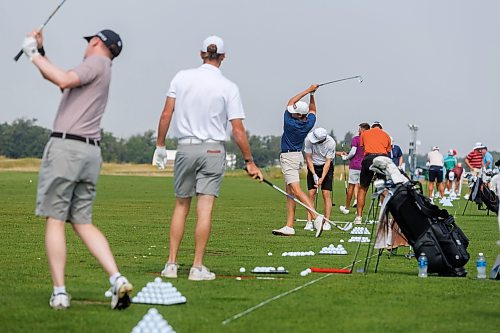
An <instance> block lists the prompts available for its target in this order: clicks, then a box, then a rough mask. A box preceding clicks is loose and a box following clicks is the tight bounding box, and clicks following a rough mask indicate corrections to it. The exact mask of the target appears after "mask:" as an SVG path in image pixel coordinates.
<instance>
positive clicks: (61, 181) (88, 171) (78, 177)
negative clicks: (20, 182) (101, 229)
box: [36, 138, 102, 224]
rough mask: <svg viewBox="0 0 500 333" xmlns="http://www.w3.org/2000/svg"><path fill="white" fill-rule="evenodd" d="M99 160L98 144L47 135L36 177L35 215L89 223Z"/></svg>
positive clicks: (100, 159)
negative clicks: (48, 137)
mask: <svg viewBox="0 0 500 333" xmlns="http://www.w3.org/2000/svg"><path fill="white" fill-rule="evenodd" d="M101 163H102V158H101V149H100V148H99V147H98V146H94V145H90V144H87V143H85V142H80V141H75V140H68V139H59V138H51V139H50V140H49V142H48V143H47V145H46V146H45V150H44V152H43V159H42V164H41V166H40V172H39V176H38V191H37V196H36V215H38V216H44V217H52V218H55V219H58V220H62V221H68V222H71V223H79V224H86V223H92V204H93V202H94V199H95V196H96V192H95V188H96V184H97V179H98V178H99V171H100V169H101Z"/></svg>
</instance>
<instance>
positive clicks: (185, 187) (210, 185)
mask: <svg viewBox="0 0 500 333" xmlns="http://www.w3.org/2000/svg"><path fill="white" fill-rule="evenodd" d="M225 168H226V149H225V147H224V143H222V142H220V143H219V142H215V143H207V142H205V143H198V144H179V146H178V147H177V154H176V155H175V165H174V191H175V196H176V197H178V198H191V197H193V196H194V195H196V194H206V195H213V196H215V197H217V196H219V191H220V186H221V183H222V179H223V178H224V171H225Z"/></svg>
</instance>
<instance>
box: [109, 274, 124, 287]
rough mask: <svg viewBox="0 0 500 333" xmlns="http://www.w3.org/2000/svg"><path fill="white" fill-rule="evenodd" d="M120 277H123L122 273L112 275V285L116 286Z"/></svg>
mask: <svg viewBox="0 0 500 333" xmlns="http://www.w3.org/2000/svg"><path fill="white" fill-rule="evenodd" d="M120 276H122V275H121V274H120V272H116V273H115V274H113V275H111V276H110V277H109V283H111V285H114V284H115V282H116V279H118V278H119V277H120Z"/></svg>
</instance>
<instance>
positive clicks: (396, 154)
mask: <svg viewBox="0 0 500 333" xmlns="http://www.w3.org/2000/svg"><path fill="white" fill-rule="evenodd" d="M401 156H403V152H402V151H401V148H400V147H399V146H398V145H392V150H391V151H390V152H389V157H390V158H391V160H392V161H393V162H394V164H396V165H397V166H399V158H400V157H401Z"/></svg>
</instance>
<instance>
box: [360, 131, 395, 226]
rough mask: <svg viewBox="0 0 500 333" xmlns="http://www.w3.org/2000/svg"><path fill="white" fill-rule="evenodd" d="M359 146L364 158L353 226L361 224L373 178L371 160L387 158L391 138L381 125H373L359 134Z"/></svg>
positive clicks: (390, 147) (390, 146)
mask: <svg viewBox="0 0 500 333" xmlns="http://www.w3.org/2000/svg"><path fill="white" fill-rule="evenodd" d="M360 145H361V146H362V147H363V148H364V150H365V157H364V158H363V161H362V162H361V175H360V179H359V190H358V207H357V214H356V218H355V219H354V224H361V222H362V221H363V208H364V206H365V198H366V192H367V191H368V187H370V184H371V182H372V179H373V176H374V172H373V171H371V170H370V166H371V165H372V162H373V159H374V158H375V157H377V156H387V153H388V152H390V151H391V149H392V144H391V137H390V136H389V134H387V133H386V132H385V131H384V130H383V129H382V125H381V124H380V123H379V122H375V123H373V125H372V126H371V128H370V129H369V130H367V131H364V132H363V133H361V136H360Z"/></svg>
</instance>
